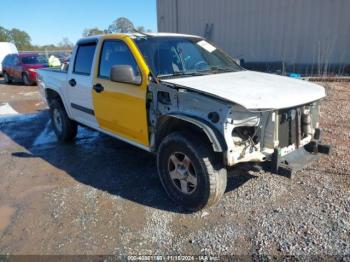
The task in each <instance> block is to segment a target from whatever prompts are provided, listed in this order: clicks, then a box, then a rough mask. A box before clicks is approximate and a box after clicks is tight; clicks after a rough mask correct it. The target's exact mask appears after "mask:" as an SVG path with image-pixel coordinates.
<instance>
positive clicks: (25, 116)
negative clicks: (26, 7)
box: [0, 82, 350, 256]
mask: <svg viewBox="0 0 350 262" xmlns="http://www.w3.org/2000/svg"><path fill="white" fill-rule="evenodd" d="M324 85H325V86H326V89H327V93H328V97H327V99H326V100H325V101H324V104H323V108H322V116H321V118H322V121H321V125H322V126H323V127H324V130H325V132H324V141H325V142H326V143H330V144H332V145H333V151H332V155H330V156H328V157H322V158H321V159H320V160H319V161H318V162H315V163H314V164H313V165H312V166H311V167H310V168H308V169H306V170H304V171H302V172H300V173H298V175H297V176H296V177H295V178H294V179H292V180H290V179H288V178H285V177H281V176H277V175H271V174H269V173H244V174H241V175H239V176H237V175H234V176H232V177H231V178H230V179H229V182H228V188H227V192H226V194H225V196H224V198H223V199H222V201H221V202H220V204H219V205H218V206H215V207H213V208H211V209H208V210H205V211H202V212H198V213H195V214H186V213H185V212H183V210H181V209H179V208H177V207H175V206H174V205H173V204H172V203H171V202H170V201H169V200H168V198H167V196H166V194H165V193H164V191H163V189H162V187H161V184H160V182H159V180H158V177H157V173H156V166H155V158H154V157H153V156H152V155H149V154H148V153H146V152H143V151H141V150H139V149H136V148H134V147H132V146H129V145H127V144H125V143H123V142H119V141H117V140H115V139H112V138H109V137H107V136H105V135H102V134H99V133H96V132H93V131H90V130H87V129H84V128H80V133H79V136H78V139H77V140H76V142H75V143H74V144H69V145H62V144H57V143H56V140H55V136H54V134H53V132H52V131H51V129H50V125H49V120H48V114H47V111H46V109H45V105H44V104H43V103H42V102H41V100H40V97H39V95H38V92H37V88H36V87H25V86H16V85H10V86H6V85H4V84H3V83H2V82H0V114H2V116H0V174H1V175H0V254H116V255H135V254H143V255H147V254H167V255H171V254H182V255H189V254H215V255H225V254H235V255H247V254H248V255H339V256H346V255H348V256H349V255H350V190H349V188H350V167H349V162H350V156H349V146H350V142H349V141H350V104H349V101H350V84H349V83H329V84H324ZM12 110H13V111H12ZM6 112H7V113H9V112H10V113H16V112H18V114H14V115H6V114H7V113H6Z"/></svg>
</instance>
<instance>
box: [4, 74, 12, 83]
mask: <svg viewBox="0 0 350 262" xmlns="http://www.w3.org/2000/svg"><path fill="white" fill-rule="evenodd" d="M4 81H5V83H6V84H10V83H12V80H11V78H10V76H9V75H8V74H7V73H6V72H4Z"/></svg>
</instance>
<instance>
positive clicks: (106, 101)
mask: <svg viewBox="0 0 350 262" xmlns="http://www.w3.org/2000/svg"><path fill="white" fill-rule="evenodd" d="M113 39H115V40H121V41H123V42H124V43H125V44H126V45H127V46H128V48H129V50H130V51H131V53H132V54H133V56H134V58H135V60H136V63H137V66H138V69H139V71H140V74H141V78H142V82H141V84H140V85H134V84H126V83H118V82H112V81H110V80H109V79H107V78H103V77H99V72H98V70H99V63H100V61H97V62H96V63H95V73H94V83H93V84H94V85H96V84H101V85H102V86H103V88H104V91H103V92H101V93H97V92H96V91H94V90H93V91H92V92H93V94H92V96H93V103H94V111H95V116H96V119H97V122H98V124H99V126H100V128H102V129H104V130H106V131H109V132H111V133H113V134H116V135H118V136H121V137H123V138H126V139H128V140H131V141H132V142H136V143H138V144H141V145H143V146H146V147H148V146H149V135H148V120H147V110H146V93H147V86H148V75H149V69H148V67H147V65H146V63H145V62H144V60H143V57H142V55H141V54H140V53H139V50H138V49H137V47H136V46H135V44H134V42H133V41H132V40H131V39H130V38H129V37H127V36H121V35H112V36H110V35H109V36H105V37H104V41H107V40H113ZM102 47H103V41H100V43H99V44H98V47H97V50H98V52H100V53H101V51H102ZM101 59H102V58H101Z"/></svg>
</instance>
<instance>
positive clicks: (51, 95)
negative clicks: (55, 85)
mask: <svg viewBox="0 0 350 262" xmlns="http://www.w3.org/2000/svg"><path fill="white" fill-rule="evenodd" d="M45 96H46V100H47V103H48V104H49V106H50V104H51V102H52V101H53V100H57V101H59V102H60V103H61V104H62V105H63V102H62V99H61V96H60V94H59V93H57V92H56V91H55V90H52V89H46V90H45Z"/></svg>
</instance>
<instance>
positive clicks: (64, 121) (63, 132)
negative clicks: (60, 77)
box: [50, 100, 78, 142]
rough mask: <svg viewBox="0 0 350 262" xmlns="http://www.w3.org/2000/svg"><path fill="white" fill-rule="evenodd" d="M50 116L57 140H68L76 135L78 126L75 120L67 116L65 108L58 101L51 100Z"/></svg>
mask: <svg viewBox="0 0 350 262" xmlns="http://www.w3.org/2000/svg"><path fill="white" fill-rule="evenodd" d="M50 116H51V122H52V126H53V129H54V131H55V134H56V136H57V139H58V140H59V141H61V142H69V141H72V140H73V139H74V138H75V137H76V135H77V131H78V126H77V124H76V122H74V121H72V120H71V119H70V118H69V117H68V115H67V113H66V110H65V109H64V107H63V105H62V103H61V102H60V101H58V100H53V101H51V103H50Z"/></svg>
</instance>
